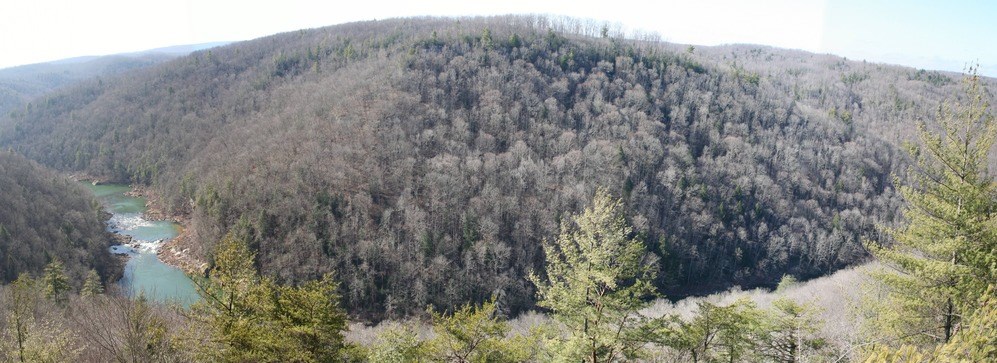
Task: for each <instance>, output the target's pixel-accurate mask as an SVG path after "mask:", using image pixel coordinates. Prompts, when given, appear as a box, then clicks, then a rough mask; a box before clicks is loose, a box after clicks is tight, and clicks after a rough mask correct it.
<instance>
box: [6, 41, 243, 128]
mask: <svg viewBox="0 0 997 363" xmlns="http://www.w3.org/2000/svg"><path fill="white" fill-rule="evenodd" d="M224 44H228V42H219V43H205V44H192V45H180V46H174V47H166V48H157V49H151V50H147V51H143V52H135V53H128V54H116V55H108V56H87V57H77V58H71V59H62V60H57V61H52V62H45V63H38V64H29V65H24V66H18V67H11V68H4V69H0V115H7V114H8V113H9V112H10V111H13V110H16V109H18V108H21V107H24V106H26V105H27V104H28V103H29V102H30V101H31V100H32V99H33V98H35V97H38V96H41V95H42V94H45V93H46V92H49V91H52V90H54V89H57V88H59V87H62V86H65V85H69V84H72V83H75V82H78V81H80V80H83V79H88V78H92V77H98V76H113V75H117V74H121V73H125V72H128V71H131V70H135V69H140V68H144V67H148V66H151V65H153V64H158V63H162V62H165V61H167V60H170V59H173V58H176V57H180V56H184V55H187V54H189V53H190V52H193V51H196V50H201V49H206V48H210V47H215V46H220V45H224Z"/></svg>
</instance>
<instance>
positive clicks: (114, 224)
mask: <svg viewBox="0 0 997 363" xmlns="http://www.w3.org/2000/svg"><path fill="white" fill-rule="evenodd" d="M107 226H108V228H110V229H111V231H112V232H119V231H133V230H135V229H137V228H141V227H151V226H152V221H148V220H146V219H145V218H142V215H141V214H115V215H113V216H111V219H110V220H108V221H107Z"/></svg>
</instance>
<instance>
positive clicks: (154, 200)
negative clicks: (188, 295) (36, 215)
mask: <svg viewBox="0 0 997 363" xmlns="http://www.w3.org/2000/svg"><path fill="white" fill-rule="evenodd" d="M69 178H70V179H71V180H74V181H77V182H91V183H93V184H94V185H98V184H109V183H114V182H112V181H108V180H107V179H104V178H97V177H94V176H93V175H89V174H86V173H74V174H70V175H69ZM122 184H124V183H122ZM127 185H128V187H129V188H130V190H129V191H127V192H125V195H126V196H129V197H141V198H145V211H143V212H142V218H145V219H146V220H150V221H171V222H173V223H176V224H177V225H178V226H179V229H180V231H179V232H178V233H177V236H176V237H174V238H171V239H169V240H167V241H165V242H163V243H162V244H161V245H159V248H157V249H156V256H157V258H159V260H160V261H161V262H163V263H164V264H166V265H168V266H170V267H173V268H176V269H179V270H180V271H183V272H184V273H186V274H188V275H204V274H205V273H206V272H207V269H208V264H207V263H206V262H204V261H201V260H199V259H197V258H196V257H194V256H193V255H192V254H191V253H190V247H189V243H190V239H191V232H192V230H191V229H190V228H188V226H189V225H190V217H189V216H185V215H180V214H169V213H166V212H164V209H163V208H162V201H161V199H160V197H159V195H158V194H157V193H156V192H155V191H153V190H151V189H150V188H148V187H146V186H142V185H135V184H127ZM112 234H113V235H114V240H115V241H116V242H117V243H118V244H123V245H127V244H129V243H130V242H131V237H129V236H127V235H123V234H119V233H113V232H112ZM126 261H127V259H125V262H126ZM122 266H124V263H122Z"/></svg>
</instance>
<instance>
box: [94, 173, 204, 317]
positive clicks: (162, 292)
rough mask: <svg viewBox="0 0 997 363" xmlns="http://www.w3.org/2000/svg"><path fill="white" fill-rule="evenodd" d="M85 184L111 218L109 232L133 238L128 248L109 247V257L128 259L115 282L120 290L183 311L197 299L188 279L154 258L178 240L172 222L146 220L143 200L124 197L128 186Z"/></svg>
mask: <svg viewBox="0 0 997 363" xmlns="http://www.w3.org/2000/svg"><path fill="white" fill-rule="evenodd" d="M85 184H86V186H87V188H89V189H90V190H91V191H93V193H94V195H95V196H96V197H97V200H99V201H100V202H101V203H102V204H103V205H104V208H105V209H107V211H108V212H110V213H111V214H112V217H111V219H110V220H108V221H107V228H108V230H110V231H111V232H114V233H118V234H122V235H126V236H130V237H132V241H133V243H132V244H131V245H116V246H111V252H112V253H117V254H126V255H128V263H127V264H125V271H124V276H123V277H122V278H121V280H120V281H119V282H118V284H119V285H120V287H121V288H122V290H123V291H127V292H128V293H129V294H130V295H132V296H135V295H137V294H139V293H142V294H145V296H146V297H148V298H149V299H151V300H154V301H158V302H162V303H177V304H180V305H182V306H185V307H187V306H190V304H191V303H193V302H195V301H197V300H198V299H200V297H199V296H198V294H197V290H196V289H195V288H194V284H193V283H192V282H191V281H190V278H188V277H187V275H185V274H184V273H183V271H180V269H177V268H175V267H173V266H170V265H167V264H165V263H163V262H162V261H160V260H159V257H158V256H157V255H156V250H157V249H158V248H159V246H160V245H161V244H162V243H163V242H164V241H166V240H168V239H170V238H174V237H176V236H177V234H178V228H179V226H178V225H177V224H176V223H173V222H171V221H150V220H147V219H145V218H144V217H143V213H144V212H145V211H146V206H145V203H146V200H145V198H141V197H131V196H127V195H125V193H127V192H128V191H129V190H131V188H130V187H129V186H128V185H120V184H101V185H92V184H91V183H85Z"/></svg>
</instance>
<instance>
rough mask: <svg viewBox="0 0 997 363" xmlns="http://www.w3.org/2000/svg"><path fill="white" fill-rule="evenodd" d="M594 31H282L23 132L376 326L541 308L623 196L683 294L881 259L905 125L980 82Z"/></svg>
mask: <svg viewBox="0 0 997 363" xmlns="http://www.w3.org/2000/svg"><path fill="white" fill-rule="evenodd" d="M582 25H584V24H582ZM580 34H598V27H597V26H595V25H588V27H586V26H581V27H579V24H577V23H572V22H555V21H551V20H549V19H546V18H540V17H497V18H474V19H400V20H388V21H377V22H363V23H352V24H345V25H339V26H333V27H328V28H322V29H314V30H303V31H299V32H291V33H285V34H278V35H274V36H270V37H266V38H262V39H258V40H254V41H249V42H243V43H237V44H233V45H230V46H226V47H221V48H216V49H213V50H211V51H201V52H196V53H194V54H192V55H191V56H188V57H184V58H180V59H177V60H174V61H171V62H168V63H165V64H163V65H161V66H156V67H153V68H151V69H149V70H146V71H143V72H136V73H134V74H129V75H126V76H122V77H118V78H114V79H105V80H104V81H103V82H96V81H92V82H88V83H84V84H80V85H78V86H75V87H72V88H70V89H66V90H64V91H62V92H58V93H56V94H53V95H51V96H49V97H47V99H46V100H45V101H44V102H40V104H41V105H43V106H40V107H35V108H32V109H30V110H27V111H26V112H23V113H16V114H14V115H13V116H12V118H11V119H10V120H9V122H10V125H9V126H8V127H6V128H3V129H0V144H2V145H6V146H10V147H13V148H14V149H15V150H17V151H19V152H22V153H24V154H26V155H28V156H30V157H31V158H34V159H36V160H39V161H40V162H42V163H45V164H47V165H50V166H53V167H55V168H59V169H64V170H79V171H86V172H88V173H91V174H94V175H100V176H103V177H105V178H108V179H113V180H119V181H130V182H135V183H147V184H151V185H153V186H154V188H155V189H157V190H158V191H159V192H160V193H161V194H162V196H163V197H164V200H165V201H166V203H167V204H168V206H167V207H168V208H169V209H170V210H171V211H172V212H174V213H179V214H186V215H189V216H190V217H191V222H190V227H191V231H192V234H191V236H190V240H189V243H190V246H189V247H190V248H191V250H192V251H193V253H194V254H196V255H198V256H200V257H202V258H205V259H207V260H209V261H210V254H209V251H211V247H212V246H213V244H214V242H215V241H217V240H218V239H219V238H220V237H221V236H222V235H223V234H224V233H226V232H227V231H230V230H232V229H239V230H242V231H246V232H248V235H250V236H251V238H252V241H251V245H252V246H253V247H254V248H256V249H258V250H259V260H258V261H257V263H258V266H259V268H260V269H261V270H262V271H263V272H265V273H268V274H271V275H274V276H277V277H279V278H280V279H282V280H283V281H288V282H295V281H302V280H304V279H311V278H316V277H318V276H320V275H321V274H323V273H325V272H329V271H334V272H336V273H337V277H338V279H339V280H341V281H342V282H343V289H344V291H343V292H344V302H345V304H346V305H347V307H348V308H349V309H350V311H351V312H353V313H354V314H357V315H362V316H366V317H371V318H381V317H385V316H393V315H397V314H404V313H410V312H413V311H419V310H421V309H423V308H424V307H425V305H426V304H435V305H438V306H445V307H446V306H452V305H453V304H455V303H458V302H462V301H466V300H482V299H485V298H488V297H489V296H493V295H494V296H497V297H498V299H499V305H500V307H501V308H502V309H504V310H506V311H510V312H515V311H519V310H520V309H523V308H527V307H530V306H531V304H532V301H533V291H532V287H531V286H530V285H529V284H528V283H527V282H526V280H525V279H524V278H523V277H524V275H525V274H526V273H527V272H528V271H530V270H532V269H538V268H541V264H540V262H541V261H542V259H543V256H542V255H541V254H542V249H541V248H540V246H541V241H542V240H543V239H545V238H552V237H553V236H556V234H557V231H558V225H559V220H560V218H561V216H562V215H565V214H566V213H569V212H576V211H577V210H579V209H580V208H581V206H583V205H584V204H585V203H586V201H587V200H588V199H589V198H590V197H591V194H592V191H593V190H594V189H595V188H596V187H600V186H602V187H606V188H609V190H610V191H611V192H613V193H614V194H616V195H618V196H620V197H622V198H624V200H625V202H626V204H627V208H628V217H629V218H630V219H631V221H632V223H633V224H634V225H635V226H636V228H637V229H638V230H640V231H641V232H640V233H641V234H643V235H644V237H645V240H646V241H647V244H648V246H649V248H650V249H651V250H652V251H654V253H655V255H656V256H657V261H655V262H656V263H658V264H659V265H660V267H661V273H660V274H659V275H660V278H659V281H658V284H659V287H660V288H662V289H663V290H664V291H665V293H666V294H669V295H682V294H689V293H701V292H707V291H712V290H715V289H718V288H722V287H724V286H730V285H733V284H740V285H746V286H755V285H766V284H771V283H773V282H774V281H777V279H778V278H779V277H781V276H782V275H783V274H786V273H789V274H795V275H798V276H800V277H812V276H818V275H821V274H825V273H827V272H829V271H833V270H836V269H838V268H841V267H844V266H847V265H849V264H851V263H854V262H857V261H860V260H863V259H864V258H865V255H866V254H865V251H864V250H863V249H862V247H861V244H860V240H861V239H862V238H863V237H864V236H868V235H870V234H872V233H875V227H874V225H875V223H890V222H891V221H893V219H894V218H895V211H896V210H897V205H898V203H899V201H898V199H897V198H896V196H895V195H894V192H893V190H892V185H891V182H890V180H891V176H890V173H891V172H892V171H893V170H896V169H897V168H898V166H900V165H902V162H903V161H902V159H901V157H900V156H899V155H900V154H899V153H898V152H897V148H896V147H895V145H896V143H895V141H896V140H897V139H898V138H897V137H895V136H893V135H891V134H887V133H885V132H884V130H893V129H895V128H896V127H898V125H903V127H910V125H913V121H915V120H917V119H922V118H923V119H930V118H931V117H932V116H933V111H932V110H933V107H935V105H937V104H938V102H939V101H941V99H942V95H947V94H951V93H952V92H951V91H952V90H954V89H955V88H956V86H957V85H956V83H957V82H956V81H955V77H954V76H953V75H938V76H937V77H940V78H937V79H943V80H945V81H943V82H940V83H937V82H932V81H931V79H929V80H928V81H925V80H923V79H919V78H918V77H919V76H918V75H919V74H921V73H918V72H917V71H915V70H911V69H907V68H901V67H893V66H884V65H868V64H864V63H860V62H849V61H846V60H843V59H840V58H837V57H833V56H817V55H812V54H805V53H801V52H792V51H783V50H775V49H766V48H758V47H718V48H708V49H693V50H692V51H691V52H690V51H689V49H686V48H685V47H680V46H677V45H670V44H663V43H659V42H654V41H648V40H641V41H624V40H619V39H617V38H611V37H609V38H596V37H590V36H585V35H580ZM787 64H792V65H793V66H789V65H787ZM932 79H934V78H932ZM883 85H892V86H893V88H889V87H885V88H884V86H883Z"/></svg>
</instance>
